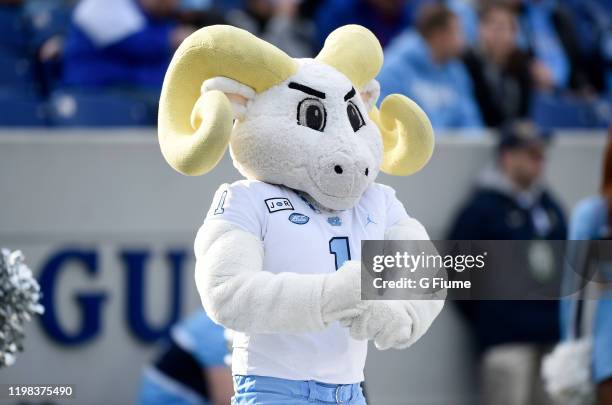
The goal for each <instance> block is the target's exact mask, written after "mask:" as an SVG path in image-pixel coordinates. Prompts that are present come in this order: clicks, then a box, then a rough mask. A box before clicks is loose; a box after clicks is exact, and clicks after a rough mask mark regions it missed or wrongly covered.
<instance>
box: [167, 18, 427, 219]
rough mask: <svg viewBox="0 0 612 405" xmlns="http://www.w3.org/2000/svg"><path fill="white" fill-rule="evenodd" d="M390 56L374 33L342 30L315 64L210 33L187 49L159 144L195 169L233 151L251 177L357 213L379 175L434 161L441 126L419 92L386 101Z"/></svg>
mask: <svg viewBox="0 0 612 405" xmlns="http://www.w3.org/2000/svg"><path fill="white" fill-rule="evenodd" d="M382 61H383V53H382V49H381V47H380V44H379V42H378V40H377V39H376V38H375V37H374V35H373V34H372V33H371V32H370V31H368V30H367V29H365V28H363V27H360V26H357V25H347V26H344V27H341V28H339V29H337V30H336V31H334V32H332V33H331V34H330V35H329V37H328V38H327V40H326V41H325V45H324V47H323V49H322V50H321V52H320V53H319V55H318V56H317V57H316V58H314V59H293V58H291V57H289V56H287V55H286V54H285V53H284V52H282V51H281V50H279V49H277V48H276V47H274V46H272V45H271V44H269V43H267V42H265V41H263V40H261V39H258V38H257V37H255V36H253V35H251V34H249V33H248V32H246V31H243V30H241V29H238V28H234V27H230V26H211V27H206V28H202V29H200V30H199V31H197V32H195V33H194V34H192V35H191V36H190V37H189V38H187V39H186V40H185V41H184V42H183V44H182V45H181V46H180V47H179V49H178V50H177V51H176V54H175V55H174V58H173V60H172V62H171V64H170V67H169V69H168V72H167V74H166V78H165V80H164V86H163V89H162V94H161V99H160V106H159V142H160V145H161V150H162V153H163V155H164V157H165V158H166V160H167V161H168V163H169V164H170V165H171V166H172V167H173V168H174V169H176V170H177V171H179V172H181V173H183V174H187V175H200V174H204V173H206V172H208V171H210V170H212V169H213V168H214V167H215V165H216V164H217V163H218V162H219V160H221V158H222V157H223V154H224V153H225V150H226V148H227V146H228V145H229V146H230V153H231V156H232V158H233V161H234V165H235V166H236V168H237V169H238V170H239V171H240V173H242V175H244V176H245V177H246V178H248V179H254V180H261V181H264V182H267V183H273V184H280V185H284V186H287V187H290V188H293V189H296V190H301V191H303V192H305V193H307V194H308V195H310V196H311V197H312V198H313V199H314V200H316V202H318V203H319V204H320V205H322V206H323V207H326V208H329V209H333V210H341V209H348V208H351V207H352V206H353V205H354V204H355V202H356V201H357V200H358V199H359V198H360V197H361V195H362V194H363V192H364V191H365V189H366V188H367V187H368V186H369V185H370V184H371V183H372V182H373V181H374V179H375V178H376V176H377V175H378V172H379V170H382V171H383V172H386V173H389V174H394V175H409V174H412V173H414V172H416V171H418V170H419V169H420V168H421V167H423V166H424V165H425V164H426V163H427V161H428V160H429V158H430V157H431V154H432V151H433V145H434V139H433V131H432V128H431V124H430V122H429V120H428V118H427V116H426V115H425V113H424V112H423V111H422V110H421V109H420V108H419V107H418V106H417V105H416V104H415V103H414V102H413V101H411V100H410V99H408V98H406V97H404V96H401V95H398V94H393V95H391V96H388V97H386V98H385V100H384V101H383V102H382V104H381V107H380V111H379V110H378V109H377V108H376V106H375V105H376V101H377V99H378V95H379V86H378V83H377V82H376V80H375V77H376V75H377V74H378V72H379V70H380V68H381V66H382Z"/></svg>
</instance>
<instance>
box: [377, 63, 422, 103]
mask: <svg viewBox="0 0 612 405" xmlns="http://www.w3.org/2000/svg"><path fill="white" fill-rule="evenodd" d="M411 77H414V73H413V72H412V69H411V66H410V65H409V64H407V63H403V61H402V58H401V57H400V56H399V55H397V56H395V55H390V56H389V57H387V60H386V61H385V63H384V65H383V67H382V69H381V71H380V74H379V75H378V78H377V80H378V83H379V84H380V97H379V98H378V100H379V102H382V101H383V100H384V99H385V97H387V96H388V95H389V94H394V93H398V94H403V95H404V96H406V97H410V98H413V96H412V95H411V94H410V93H411V92H410V82H409V80H410V78H411ZM414 101H416V102H417V103H418V100H414Z"/></svg>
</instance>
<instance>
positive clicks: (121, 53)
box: [63, 0, 194, 91]
mask: <svg viewBox="0 0 612 405" xmlns="http://www.w3.org/2000/svg"><path fill="white" fill-rule="evenodd" d="M178 6H179V0H83V1H81V2H80V3H79V4H78V6H77V7H76V9H75V11H74V14H73V17H72V23H71V27H70V29H69V33H68V36H67V38H66V44H65V50H64V76H63V81H64V83H65V84H66V85H71V86H79V87H80V88H83V87H101V86H129V87H135V88H144V89H151V90H155V91H158V90H159V89H160V88H161V84H162V82H163V78H164V74H165V72H166V69H167V67H168V63H169V62H170V58H171V56H172V52H173V51H174V49H175V48H176V47H177V46H178V45H179V44H180V43H181V42H182V40H183V39H185V38H186V37H187V36H188V35H189V34H190V33H192V32H193V31H194V28H193V27H188V26H181V25H178V24H177V23H176V22H175V20H174V19H173V18H172V16H173V14H174V12H175V11H176V9H177V7H178Z"/></svg>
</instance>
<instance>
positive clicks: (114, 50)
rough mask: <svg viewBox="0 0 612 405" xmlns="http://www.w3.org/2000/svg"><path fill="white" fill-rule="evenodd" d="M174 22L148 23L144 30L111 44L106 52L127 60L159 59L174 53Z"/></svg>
mask: <svg viewBox="0 0 612 405" xmlns="http://www.w3.org/2000/svg"><path fill="white" fill-rule="evenodd" d="M174 27H175V25H174V24H153V25H147V26H146V27H145V28H144V29H143V30H141V31H139V32H137V33H135V34H132V35H130V36H128V37H127V38H125V39H123V40H121V41H119V42H117V43H115V44H112V45H110V46H109V47H107V48H106V52H108V53H109V54H111V55H116V56H120V57H123V58H126V59H127V60H137V61H146V60H150V61H159V60H160V59H162V58H168V62H169V61H170V56H171V55H172V49H171V46H170V33H171V31H172V29H173V28H174Z"/></svg>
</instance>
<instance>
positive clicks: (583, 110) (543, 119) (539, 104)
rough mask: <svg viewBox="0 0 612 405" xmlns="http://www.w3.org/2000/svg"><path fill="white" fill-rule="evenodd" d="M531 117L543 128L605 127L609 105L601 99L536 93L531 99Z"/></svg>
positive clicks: (607, 123)
mask: <svg viewBox="0 0 612 405" xmlns="http://www.w3.org/2000/svg"><path fill="white" fill-rule="evenodd" d="M531 117H532V119H533V120H534V121H535V123H536V124H538V125H539V126H540V127H541V128H543V129H545V130H553V129H562V128H566V129H571V128H607V126H608V125H609V124H610V122H609V117H610V105H609V103H608V102H607V101H605V100H601V99H595V100H584V99H579V98H573V97H563V96H552V95H537V96H535V97H534V99H533V104H532V109H531Z"/></svg>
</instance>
